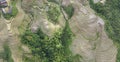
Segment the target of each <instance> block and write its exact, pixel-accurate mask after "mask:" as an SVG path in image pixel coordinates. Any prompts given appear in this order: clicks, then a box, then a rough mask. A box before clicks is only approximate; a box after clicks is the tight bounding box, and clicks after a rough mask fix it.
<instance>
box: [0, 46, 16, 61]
mask: <svg viewBox="0 0 120 62" xmlns="http://www.w3.org/2000/svg"><path fill="white" fill-rule="evenodd" d="M3 48H4V52H1V53H0V58H1V59H3V62H4V61H5V62H14V61H13V59H12V57H11V50H10V48H9V46H8V45H7V44H4V46H3Z"/></svg>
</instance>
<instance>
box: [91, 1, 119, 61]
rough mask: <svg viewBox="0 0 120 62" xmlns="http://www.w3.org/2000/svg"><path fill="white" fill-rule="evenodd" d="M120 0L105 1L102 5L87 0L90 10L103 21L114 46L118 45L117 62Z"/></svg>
mask: <svg viewBox="0 0 120 62" xmlns="http://www.w3.org/2000/svg"><path fill="white" fill-rule="evenodd" d="M119 2H120V0H106V3H105V4H104V5H103V4H101V3H96V4H94V3H93V0H89V3H90V6H91V8H93V9H94V10H95V11H96V13H97V14H98V15H99V16H101V17H102V18H103V19H105V22H106V24H105V30H106V32H107V34H108V36H109V38H111V39H112V40H113V41H114V43H115V44H117V43H118V45H117V46H118V54H117V62H120V39H119V37H120V3H119Z"/></svg>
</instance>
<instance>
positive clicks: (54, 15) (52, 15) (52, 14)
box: [47, 6, 60, 23]
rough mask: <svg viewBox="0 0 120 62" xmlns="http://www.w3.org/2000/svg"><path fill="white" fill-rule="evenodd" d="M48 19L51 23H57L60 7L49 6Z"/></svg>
mask: <svg viewBox="0 0 120 62" xmlns="http://www.w3.org/2000/svg"><path fill="white" fill-rule="evenodd" d="M47 16H48V20H50V21H51V22H53V23H58V18H59V16H60V9H59V7H58V6H49V9H48V11H47Z"/></svg>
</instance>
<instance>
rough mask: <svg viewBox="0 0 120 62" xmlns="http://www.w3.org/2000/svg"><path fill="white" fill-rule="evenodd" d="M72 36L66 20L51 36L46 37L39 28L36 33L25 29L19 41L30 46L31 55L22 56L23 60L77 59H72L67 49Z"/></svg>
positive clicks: (69, 61)
mask: <svg viewBox="0 0 120 62" xmlns="http://www.w3.org/2000/svg"><path fill="white" fill-rule="evenodd" d="M72 37H73V34H72V32H71V30H70V27H69V23H68V22H66V26H65V28H64V29H63V30H58V31H57V32H55V33H54V35H53V36H52V37H48V36H47V35H46V34H44V33H43V32H42V31H41V29H39V30H38V31H37V33H32V32H31V31H30V30H27V31H26V32H25V33H24V35H22V37H21V41H22V43H23V44H25V45H27V46H28V47H29V48H30V50H31V51H32V53H31V55H32V56H31V57H28V56H27V55H26V56H24V61H25V62H35V61H36V62H73V61H75V60H78V59H75V60H74V58H73V57H74V56H73V55H72V53H71V51H70V49H69V45H70V44H71V42H72ZM24 55H25V54H24ZM38 59H39V60H38Z"/></svg>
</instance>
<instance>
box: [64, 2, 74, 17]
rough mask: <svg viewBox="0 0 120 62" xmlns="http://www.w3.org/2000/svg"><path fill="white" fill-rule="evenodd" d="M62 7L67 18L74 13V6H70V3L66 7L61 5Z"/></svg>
mask: <svg viewBox="0 0 120 62" xmlns="http://www.w3.org/2000/svg"><path fill="white" fill-rule="evenodd" d="M62 7H63V9H64V11H65V12H66V13H67V15H68V19H70V18H71V17H72V16H73V14H74V7H73V6H72V4H70V5H68V6H67V7H66V6H62Z"/></svg>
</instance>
